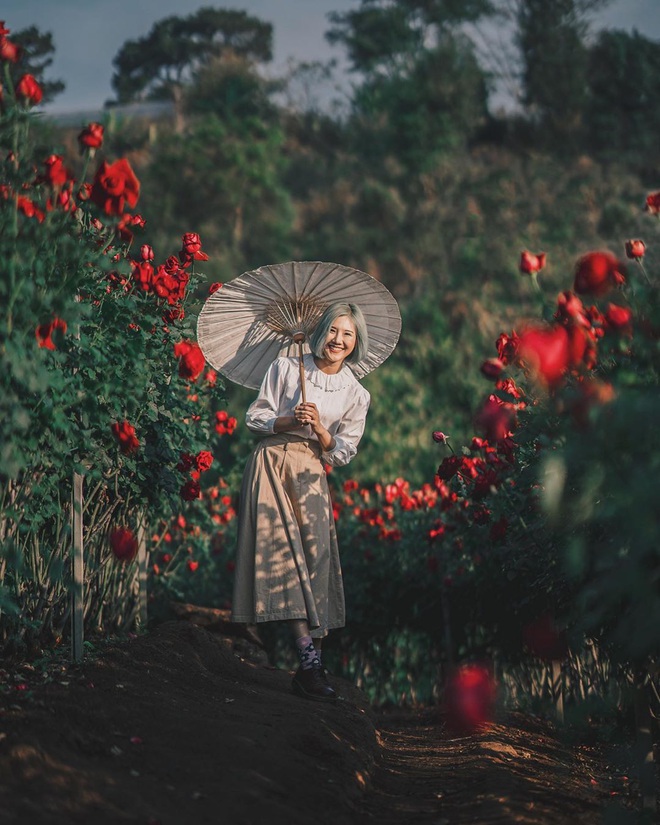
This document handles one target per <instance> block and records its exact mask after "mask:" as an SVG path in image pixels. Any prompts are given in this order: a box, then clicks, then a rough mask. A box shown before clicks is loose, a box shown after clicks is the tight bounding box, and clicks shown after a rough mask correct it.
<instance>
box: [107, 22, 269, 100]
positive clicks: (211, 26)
mask: <svg viewBox="0 0 660 825" xmlns="http://www.w3.org/2000/svg"><path fill="white" fill-rule="evenodd" d="M272 37H273V27H272V26H271V24H270V23H264V22H263V21H261V20H259V19H258V18H256V17H252V16H250V15H249V14H247V12H244V11H231V10H228V9H214V8H211V7H203V8H201V9H199V10H198V11H197V12H195V13H194V14H190V15H188V16H187V17H176V16H172V17H166V18H164V19H163V20H160V21H158V22H157V23H155V24H154V25H153V27H152V29H151V31H150V32H149V34H147V35H146V36H145V37H141V38H139V39H137V40H128V41H127V42H126V43H124V45H123V46H122V47H121V49H120V50H119V52H118V53H117V55H116V56H115V58H114V60H113V62H112V63H113V66H114V67H115V73H114V74H113V76H112V87H113V89H114V90H115V92H116V93H117V102H118V103H129V102H131V101H135V100H141V99H145V98H146V99H163V98H165V99H167V98H169V99H174V100H175V102H176V100H177V99H178V97H180V95H181V89H182V87H183V86H184V85H187V84H189V83H190V81H191V79H192V77H193V75H194V73H195V72H196V71H198V70H199V68H200V67H201V66H203V65H205V64H207V63H208V62H209V61H211V60H212V59H214V58H218V57H220V56H221V55H223V54H224V55H226V54H233V55H235V56H238V57H241V58H243V59H244V60H246V61H250V62H267V61H269V60H271V59H272Z"/></svg>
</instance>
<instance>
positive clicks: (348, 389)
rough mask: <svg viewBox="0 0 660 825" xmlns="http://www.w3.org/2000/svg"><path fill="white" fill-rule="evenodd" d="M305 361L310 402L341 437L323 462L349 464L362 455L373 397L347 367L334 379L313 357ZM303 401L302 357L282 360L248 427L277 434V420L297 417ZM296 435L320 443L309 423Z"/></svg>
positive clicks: (255, 403)
mask: <svg viewBox="0 0 660 825" xmlns="http://www.w3.org/2000/svg"><path fill="white" fill-rule="evenodd" d="M303 363H304V368H305V393H306V396H307V401H308V402H312V403H314V404H316V407H317V409H318V411H319V416H320V419H321V423H322V424H323V426H324V427H325V428H326V429H327V430H328V432H329V433H330V434H331V435H332V436H333V438H334V439H335V446H334V447H333V449H332V450H330V451H329V452H327V453H323V454H322V458H323V461H325V462H326V463H327V464H332V465H334V466H336V467H340V466H342V465H344V464H348V462H349V461H350V460H351V459H352V458H353V456H354V455H355V454H356V453H357V446H358V443H359V441H360V439H361V438H362V433H363V432H364V424H365V419H366V417H367V410H368V409H369V402H370V400H371V396H370V395H369V393H368V392H367V390H365V388H364V387H363V386H362V385H361V384H360V383H359V382H358V380H357V378H356V377H355V376H354V375H353V373H352V372H351V370H350V367H348V366H347V365H346V364H344V365H343V366H342V368H341V369H340V370H339V372H338V373H336V374H334V375H329V374H328V373H325V372H322V371H321V370H320V369H319V368H318V367H317V366H316V364H315V363H314V356H313V355H311V354H310V353H308V354H307V355H304V356H303ZM301 401H302V397H301V391H300V367H299V363H298V359H297V358H295V357H294V358H287V357H282V358H277V359H275V361H273V363H272V364H271V365H270V367H269V368H268V372H267V373H266V375H265V376H264V380H263V382H262V384H261V389H260V390H259V395H258V396H257V398H256V400H255V401H253V402H252V404H250V406H249V407H248V410H247V413H246V414H245V423H246V424H247V426H248V428H249V429H250V430H252V432H255V433H259V434H261V435H269V434H271V433H273V432H274V426H275V420H276V419H277V418H279V417H280V416H282V415H293V410H294V407H296V406H298V404H300V403H301ZM292 432H293V433H295V434H296V435H301V436H303V437H304V438H310V439H314V440H316V441H318V438H317V437H316V435H315V434H314V433H313V432H312V428H311V427H310V426H309V424H307V425H305V426H304V427H298V428H297V429H296V430H293V431H292Z"/></svg>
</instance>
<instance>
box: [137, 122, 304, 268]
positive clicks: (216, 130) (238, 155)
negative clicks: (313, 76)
mask: <svg viewBox="0 0 660 825" xmlns="http://www.w3.org/2000/svg"><path fill="white" fill-rule="evenodd" d="M282 140H283V136H282V133H281V132H280V131H279V129H277V128H269V127H268V126H267V125H266V124H264V123H262V122H261V121H260V120H259V119H257V118H249V119H246V120H240V121H232V122H229V123H228V122H226V121H225V120H223V119H221V118H219V117H218V116H217V115H210V114H209V115H205V116H202V117H200V118H198V119H195V120H194V121H192V122H191V125H190V127H189V129H188V130H187V131H186V132H185V133H184V134H182V135H178V134H169V135H165V136H163V138H162V139H161V140H160V141H159V142H158V143H157V145H156V146H155V147H154V151H153V158H152V163H151V166H150V169H149V170H148V172H147V174H146V176H145V179H146V182H147V185H146V192H145V204H146V206H147V207H148V208H149V210H150V211H152V212H153V214H154V215H155V217H156V219H157V223H158V231H159V233H162V234H161V237H162V236H163V235H164V236H165V238H167V237H172V236H173V235H174V234H175V233H176V231H177V230H176V229H175V227H181V222H182V219H184V220H185V221H186V224H185V227H184V228H187V227H189V226H190V225H191V224H192V225H193V226H196V227H199V230H200V232H201V233H202V234H203V235H204V237H205V239H208V241H207V242H206V244H205V246H206V248H207V249H208V250H209V252H210V253H211V255H212V256H213V258H214V259H215V261H216V267H217V269H216V277H218V278H221V279H222V280H225V279H227V278H229V277H234V276H236V275H238V274H240V273H241V272H243V271H245V270H247V269H250V268H253V267H257V266H261V265H262V264H263V262H264V260H269V261H273V260H286V258H287V247H288V243H287V240H288V238H287V236H288V233H289V231H290V225H291V221H292V213H291V207H290V204H289V198H288V195H287V193H286V192H285V191H284V189H283V187H282V185H281V175H282V170H283V164H284V157H283V155H282V152H281V144H282ZM166 233H169V234H166Z"/></svg>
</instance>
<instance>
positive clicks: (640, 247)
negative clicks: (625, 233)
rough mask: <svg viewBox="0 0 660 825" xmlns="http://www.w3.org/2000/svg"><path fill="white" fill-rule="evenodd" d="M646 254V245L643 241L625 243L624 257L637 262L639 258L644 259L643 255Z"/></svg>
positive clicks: (637, 239) (636, 240)
mask: <svg viewBox="0 0 660 825" xmlns="http://www.w3.org/2000/svg"><path fill="white" fill-rule="evenodd" d="M645 252H646V244H645V243H644V241H640V240H639V238H636V239H635V240H632V241H626V255H627V256H628V257H629V258H632V259H633V260H639V258H643V257H644V253H645Z"/></svg>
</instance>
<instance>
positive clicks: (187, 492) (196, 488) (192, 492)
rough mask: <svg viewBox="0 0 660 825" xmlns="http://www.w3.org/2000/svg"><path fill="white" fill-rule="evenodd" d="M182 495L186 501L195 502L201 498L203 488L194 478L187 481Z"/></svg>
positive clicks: (182, 489)
mask: <svg viewBox="0 0 660 825" xmlns="http://www.w3.org/2000/svg"><path fill="white" fill-rule="evenodd" d="M180 495H181V498H182V499H183V500H184V501H195V499H198V498H200V497H201V495H202V488H201V487H200V484H199V481H196V480H195V479H194V478H191V479H189V480H188V481H186V483H185V484H184V485H183V487H182V488H181V490H180Z"/></svg>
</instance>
